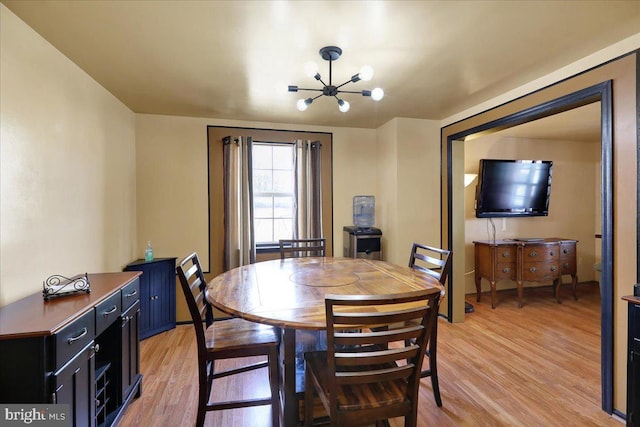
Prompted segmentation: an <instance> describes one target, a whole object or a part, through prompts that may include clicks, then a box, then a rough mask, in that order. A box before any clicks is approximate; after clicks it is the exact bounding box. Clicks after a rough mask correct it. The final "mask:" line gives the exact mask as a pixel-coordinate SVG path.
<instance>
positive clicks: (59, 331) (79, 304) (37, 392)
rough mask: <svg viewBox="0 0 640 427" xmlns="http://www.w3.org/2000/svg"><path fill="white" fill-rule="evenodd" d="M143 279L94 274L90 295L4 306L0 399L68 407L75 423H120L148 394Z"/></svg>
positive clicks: (0, 323)
mask: <svg viewBox="0 0 640 427" xmlns="http://www.w3.org/2000/svg"><path fill="white" fill-rule="evenodd" d="M139 275H140V272H126V273H102V274H89V275H88V277H89V283H90V288H91V292H90V293H81V294H74V295H65V296H59V297H55V298H51V299H50V300H48V301H44V299H43V297H42V292H38V293H35V294H32V295H30V296H27V297H25V298H23V299H21V300H18V301H15V302H13V303H11V304H7V305H5V306H3V307H0V402H2V403H5V404H10V403H20V404H68V405H69V414H68V416H69V418H68V419H69V425H70V426H89V427H95V426H99V427H102V426H111V425H112V424H117V423H118V421H119V419H120V417H121V416H122V414H123V412H124V410H125V408H126V407H127V405H128V404H129V402H130V401H131V400H132V399H133V398H134V397H137V396H139V395H140V392H141V382H142V375H141V374H140V344H139V343H140V340H139V333H138V329H139V325H138V322H139V316H140V300H139V298H140V282H139V279H138V276H139Z"/></svg>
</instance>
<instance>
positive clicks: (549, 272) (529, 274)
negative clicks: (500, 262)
mask: <svg viewBox="0 0 640 427" xmlns="http://www.w3.org/2000/svg"><path fill="white" fill-rule="evenodd" d="M558 270H559V267H558V264H557V263H549V262H544V261H542V262H527V263H525V264H524V265H523V268H522V280H525V281H527V282H545V281H548V280H554V279H556V278H557V277H558Z"/></svg>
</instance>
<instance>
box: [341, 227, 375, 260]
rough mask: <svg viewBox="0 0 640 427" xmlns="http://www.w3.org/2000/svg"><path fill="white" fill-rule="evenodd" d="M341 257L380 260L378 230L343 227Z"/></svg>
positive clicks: (373, 228)
mask: <svg viewBox="0 0 640 427" xmlns="http://www.w3.org/2000/svg"><path fill="white" fill-rule="evenodd" d="M342 230H343V233H342V241H343V246H344V251H343V254H342V255H343V256H344V257H348V258H367V259H377V260H381V259H382V246H381V244H380V239H381V238H382V231H380V229H379V228H375V227H369V228H361V227H355V226H350V227H343V229H342Z"/></svg>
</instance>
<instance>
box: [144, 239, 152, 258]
mask: <svg viewBox="0 0 640 427" xmlns="http://www.w3.org/2000/svg"><path fill="white" fill-rule="evenodd" d="M144 260H145V261H153V248H152V247H151V240H149V242H147V249H145V251H144Z"/></svg>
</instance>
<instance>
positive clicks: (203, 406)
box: [196, 362, 213, 427]
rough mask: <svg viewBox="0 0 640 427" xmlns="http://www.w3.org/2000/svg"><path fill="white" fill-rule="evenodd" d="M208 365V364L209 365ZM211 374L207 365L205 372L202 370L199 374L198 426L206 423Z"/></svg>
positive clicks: (200, 426)
mask: <svg viewBox="0 0 640 427" xmlns="http://www.w3.org/2000/svg"><path fill="white" fill-rule="evenodd" d="M207 366H208V365H207ZM210 369H211V370H213V362H211V367H210ZM210 378H211V376H210V375H209V373H208V372H207V369H206V367H205V369H204V372H203V371H202V370H201V371H200V372H199V374H198V414H197V415H196V427H202V426H203V425H204V417H205V415H206V411H207V403H209V393H210V391H211V380H210Z"/></svg>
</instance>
